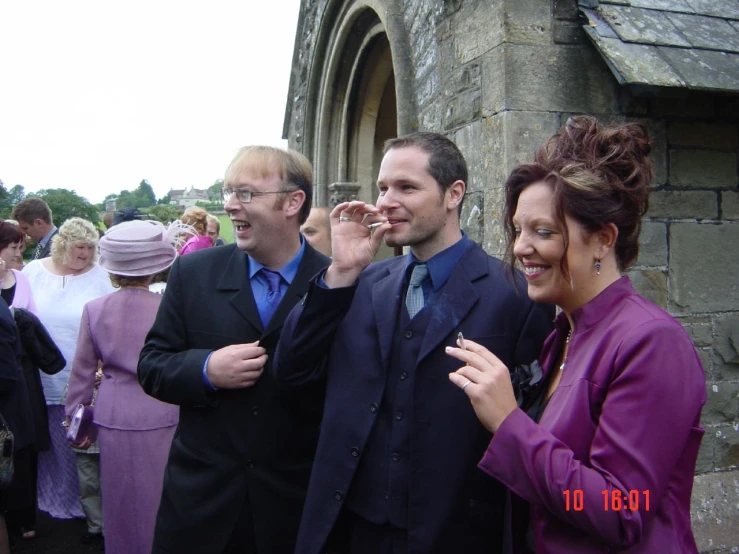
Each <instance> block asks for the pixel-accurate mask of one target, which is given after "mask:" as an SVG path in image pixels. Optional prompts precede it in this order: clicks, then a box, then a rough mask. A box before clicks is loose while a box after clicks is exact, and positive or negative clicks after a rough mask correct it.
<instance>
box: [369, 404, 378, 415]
mask: <svg viewBox="0 0 739 554" xmlns="http://www.w3.org/2000/svg"><path fill="white" fill-rule="evenodd" d="M370 412H372V413H373V414H376V413H377V404H375V403H374V402H373V403H372V404H370Z"/></svg>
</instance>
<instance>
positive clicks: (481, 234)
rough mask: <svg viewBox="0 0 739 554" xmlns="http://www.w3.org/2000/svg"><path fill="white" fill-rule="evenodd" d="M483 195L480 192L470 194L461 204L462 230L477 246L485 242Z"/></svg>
mask: <svg viewBox="0 0 739 554" xmlns="http://www.w3.org/2000/svg"><path fill="white" fill-rule="evenodd" d="M484 214H485V195H484V194H483V193H482V192H471V193H469V194H468V195H467V196H466V197H465V199H464V204H462V213H461V218H460V221H461V222H462V228H463V229H464V230H465V232H466V233H467V236H469V237H470V239H472V240H473V241H475V242H476V243H477V244H480V245H482V243H483V241H484V240H485V219H484V217H485V216H484Z"/></svg>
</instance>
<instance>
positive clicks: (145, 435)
mask: <svg viewBox="0 0 739 554" xmlns="http://www.w3.org/2000/svg"><path fill="white" fill-rule="evenodd" d="M176 257H177V252H176V250H175V248H174V247H173V246H172V244H171V237H169V236H168V235H167V230H166V229H165V228H164V227H163V226H162V225H161V224H160V223H157V222H153V221H141V222H139V221H137V222H132V223H123V224H121V225H117V226H114V227H111V228H110V230H108V232H107V233H106V234H105V236H103V238H102V239H100V267H102V268H103V269H105V270H106V271H108V272H109V273H110V279H111V281H112V282H113V285H114V286H115V287H116V288H119V289H120V290H118V292H114V293H112V294H109V295H107V296H104V297H102V298H98V299H96V300H93V301H92V302H90V303H88V304H87V305H86V306H85V308H84V311H83V313H82V325H81V327H80V334H79V339H78V343H77V350H76V352H75V358H74V363H73V365H72V374H71V376H70V380H69V393H68V396H67V402H66V410H67V416H68V417H70V416H71V415H72V413H73V412H74V409H75V407H76V406H77V405H78V404H83V405H89V403H90V401H91V399H92V393H93V386H94V380H95V371H96V370H97V367H98V363H102V368H103V373H104V374H105V379H104V380H103V382H102V384H101V386H100V391H99V393H98V397H97V400H96V403H95V411H94V421H95V423H96V424H97V425H98V427H99V441H100V469H101V477H102V488H103V490H104V491H105V494H104V495H103V519H104V521H105V551H106V552H107V554H148V553H149V552H150V550H151V545H152V542H153V539H154V523H155V521H156V514H157V509H158V507H159V498H160V496H161V493H162V481H163V478H164V467H165V465H166V462H167V455H168V454H169V447H170V444H171V443H172V437H173V436H174V432H175V428H176V425H177V421H178V413H179V407H178V406H173V405H170V404H164V403H163V402H160V401H158V400H155V399H154V398H151V397H150V396H148V395H147V394H146V393H144V391H143V389H142V388H141V386H140V385H139V382H138V378H137V375H136V366H137V363H138V357H139V351H140V350H141V348H142V347H143V345H144V339H145V338H146V334H147V333H148V332H149V329H150V328H151V326H152V324H153V323H154V318H155V317H156V314H157V310H158V308H159V303H160V301H161V298H162V297H161V295H159V294H155V293H153V292H150V291H149V284H150V282H151V280H152V277H153V276H154V275H155V274H158V273H160V272H162V271H164V270H165V269H167V268H169V266H171V265H172V263H173V262H174V260H175V258H176ZM79 446H82V447H84V446H86V444H82V445H79Z"/></svg>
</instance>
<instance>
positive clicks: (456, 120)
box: [444, 89, 482, 129]
mask: <svg viewBox="0 0 739 554" xmlns="http://www.w3.org/2000/svg"><path fill="white" fill-rule="evenodd" d="M481 112H482V102H481V98H480V90H479V89H476V90H470V91H468V92H464V93H462V94H458V95H457V96H455V97H454V98H451V99H449V100H448V101H447V103H446V107H445V109H444V129H453V128H454V127H459V126H460V125H463V124H465V123H470V122H471V121H474V120H475V119H478V118H479V117H480V115H481Z"/></svg>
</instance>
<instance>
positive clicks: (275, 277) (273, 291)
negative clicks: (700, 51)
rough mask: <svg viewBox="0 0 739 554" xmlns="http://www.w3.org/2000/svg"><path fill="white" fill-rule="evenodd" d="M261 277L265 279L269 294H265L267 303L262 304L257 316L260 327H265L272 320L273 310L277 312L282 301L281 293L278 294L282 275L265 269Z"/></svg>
mask: <svg viewBox="0 0 739 554" xmlns="http://www.w3.org/2000/svg"><path fill="white" fill-rule="evenodd" d="M262 275H264V278H265V279H267V284H268V286H269V292H268V293H267V301H266V302H265V303H264V305H263V307H262V310H261V311H260V314H259V315H260V316H261V317H262V325H264V326H265V327H267V324H268V323H269V321H270V320H271V319H272V316H273V315H274V313H275V310H277V306H279V305H280V300H282V293H281V292H280V285H281V284H282V275H280V274H279V273H277V272H276V271H270V270H269V269H266V268H262Z"/></svg>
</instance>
